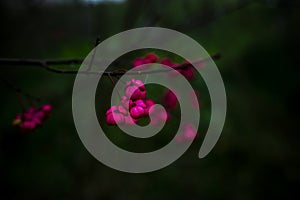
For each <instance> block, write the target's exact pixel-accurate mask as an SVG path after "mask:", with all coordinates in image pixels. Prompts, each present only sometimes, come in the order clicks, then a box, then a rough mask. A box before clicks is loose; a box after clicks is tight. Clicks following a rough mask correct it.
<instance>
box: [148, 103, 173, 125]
mask: <svg viewBox="0 0 300 200" xmlns="http://www.w3.org/2000/svg"><path fill="white" fill-rule="evenodd" d="M149 115H152V116H153V118H151V122H150V124H151V125H153V126H157V125H159V124H162V123H163V122H165V121H168V120H169V119H170V113H169V112H167V111H164V110H162V109H157V108H155V107H154V108H152V109H150V110H149Z"/></svg>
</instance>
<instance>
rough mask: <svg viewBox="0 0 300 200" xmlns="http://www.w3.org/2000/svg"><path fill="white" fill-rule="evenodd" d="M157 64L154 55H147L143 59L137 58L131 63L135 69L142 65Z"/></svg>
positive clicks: (156, 58) (156, 57)
mask: <svg viewBox="0 0 300 200" xmlns="http://www.w3.org/2000/svg"><path fill="white" fill-rule="evenodd" d="M156 62H158V56H157V55H155V54H154V53H149V54H147V55H146V56H145V57H141V58H137V59H135V60H134V61H133V67H137V66H140V65H143V64H149V63H156Z"/></svg>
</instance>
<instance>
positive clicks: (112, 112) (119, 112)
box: [106, 106, 127, 125]
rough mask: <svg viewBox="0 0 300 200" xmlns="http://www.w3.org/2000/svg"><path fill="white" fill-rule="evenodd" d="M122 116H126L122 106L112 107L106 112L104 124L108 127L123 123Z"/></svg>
mask: <svg viewBox="0 0 300 200" xmlns="http://www.w3.org/2000/svg"><path fill="white" fill-rule="evenodd" d="M124 115H127V110H126V109H125V108H124V107H123V106H112V107H111V108H110V109H109V110H108V111H106V123H107V124H108V125H116V124H119V123H124Z"/></svg>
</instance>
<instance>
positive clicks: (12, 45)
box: [0, 0, 300, 200]
mask: <svg viewBox="0 0 300 200" xmlns="http://www.w3.org/2000/svg"><path fill="white" fill-rule="evenodd" d="M299 9H300V3H299V1H296V0H295V1H291V0H252V1H250V0H223V1H218V0H205V1H204V0H172V1H171V0H166V1H159V0H156V1H152V0H147V1H146V0H127V1H121V2H101V3H99V4H96V3H86V2H82V1H67V2H61V1H55V2H53V1H50V0H48V1H43V0H40V1H38V0H36V1H34V0H29V1H21V0H14V1H9V0H4V1H1V2H0V20H1V21H0V22H1V23H0V26H1V28H0V30H1V31H0V40H1V43H0V45H1V47H0V57H2V58H34V59H41V60H43V59H54V58H55V59H58V58H63V59H69V58H84V57H85V56H86V55H87V54H88V53H89V51H91V50H92V48H93V46H94V43H95V40H96V38H97V37H98V36H99V38H100V40H101V41H102V40H104V39H106V38H107V37H110V36H112V35H114V34H117V33H119V32H121V31H124V30H127V29H131V28H135V27H143V26H160V27H166V28H171V29H175V30H177V31H180V32H182V33H184V34H187V35H188V36H190V37H192V38H193V39H195V40H196V41H198V42H199V43H200V44H201V45H202V46H203V47H204V48H205V49H206V50H207V51H208V52H209V53H210V54H214V53H217V52H219V53H220V54H221V59H220V60H217V61H216V64H217V66H218V68H219V70H220V72H221V74H222V77H223V80H224V83H225V87H226V92H227V100H228V113H227V118H226V123H225V127H224V130H223V133H222V135H221V138H220V139H219V141H218V143H217V145H216V146H215V148H214V149H213V151H212V152H211V153H210V154H209V155H208V156H207V157H206V158H204V159H201V160H200V159H198V158H197V153H198V150H199V147H200V145H201V142H202V139H203V137H204V134H205V128H206V127H207V124H208V123H209V105H210V104H209V98H208V95H207V91H206V90H205V87H204V88H203V91H201V97H200V98H202V99H201V102H202V103H203V104H202V107H201V109H202V110H201V112H202V111H203V113H204V120H203V124H204V125H200V130H199V137H198V138H197V139H196V141H195V142H194V143H193V144H192V146H191V147H190V149H189V150H188V151H187V152H186V153H185V154H184V155H183V156H182V157H181V158H180V159H179V160H177V161H176V162H175V163H173V164H172V165H170V166H168V167H166V168H164V169H161V170H159V171H156V172H151V173H146V174H127V173H123V172H119V171H115V170H113V169H111V168H108V167H106V166H104V165H103V164H101V163H100V162H98V161H97V160H95V159H94V158H93V157H92V156H91V155H90V154H89V153H88V152H87V150H86V149H85V147H84V146H83V144H82V143H81V141H80V139H79V137H78V135H77V132H76V130H75V126H74V123H73V118H72V110H71V101H72V98H71V97H72V86H73V82H74V79H75V75H66V74H55V73H52V72H48V71H46V70H44V69H39V68H33V67H22V66H7V65H1V66H0V67H1V68H0V69H1V71H0V75H1V79H6V80H9V81H10V82H11V83H13V84H15V85H17V86H18V87H20V88H22V89H23V90H24V91H26V92H28V93H30V94H32V95H35V96H39V97H41V99H42V102H39V105H42V104H43V103H51V104H52V105H53V107H54V109H53V112H52V115H51V117H50V119H49V120H48V121H46V122H45V123H44V125H43V127H41V128H39V129H37V130H36V131H34V132H33V133H31V134H22V133H21V132H20V131H19V130H18V128H17V127H13V126H11V124H12V120H13V118H14V117H15V115H16V114H17V113H20V112H21V106H20V105H19V103H18V101H17V98H16V96H17V95H16V93H15V91H14V90H12V88H9V87H6V86H5V85H4V84H2V83H1V84H0V89H1V98H0V102H1V104H0V171H1V172H0V184H1V187H0V188H1V189H0V191H1V194H0V198H1V196H2V198H1V199H132V200H134V199H167V198H168V199H186V198H189V199H232V200H234V199H237V200H241V199H245V200H247V199H299V180H300V173H299V167H300V165H299V164H300V163H299V148H298V146H299V139H300V137H299V128H298V125H299V122H300V121H299V112H300V106H299V105H300V91H299V69H298V67H299V64H298V62H299V39H298V37H299V35H300V28H299V24H300V20H299V18H300V16H299V14H298V13H299ZM143 53H145V51H140V52H134V53H133V54H131V57H130V55H129V56H128V58H134V56H141V55H143ZM157 53H158V54H159V55H164V52H157ZM170 57H171V58H172V57H174V59H175V56H174V55H170ZM129 60H130V59H129ZM124 62H125V61H124ZM126 62H127V61H126ZM126 62H125V63H126ZM127 64H128V65H130V62H129V61H128V63H127ZM59 67H61V68H63V69H66V68H75V69H76V68H77V67H78V66H59ZM194 84H196V85H198V86H199V85H201V86H199V88H200V89H201V87H202V84H204V83H202V82H201V78H199V81H198V80H197V81H195V82H194ZM103 85H104V89H103V88H102V91H101V92H102V93H103V92H106V93H109V92H110V91H111V89H112V87H113V86H112V84H111V83H110V82H109V80H103ZM149 90H150V91H152V90H151V88H150V87H149ZM99 93H100V92H99ZM149 93H151V94H150V95H152V97H153V98H156V97H157V98H158V97H159V95H161V94H159V92H155V91H152V92H149ZM104 94H105V93H104ZM105 96H108V95H105ZM22 101H23V102H24V103H25V105H26V106H27V107H28V106H29V105H28V103H27V100H26V98H25V97H24V96H22ZM96 102H98V103H97V107H98V109H99V110H102V111H103V112H104V111H105V110H107V109H108V107H109V105H108V99H106V97H104V96H103V95H102V96H101V95H98V96H97V99H96ZM99 112H100V111H99ZM103 112H102V115H101V112H100V114H99V116H100V119H99V121H100V122H101V121H102V122H103V120H104V117H102V118H101V116H104V113H103ZM202 118H203V117H202ZM103 126H106V125H105V124H103ZM106 128H107V130H109V132H108V133H107V134H108V135H109V136H110V138H112V139H113V140H114V141H115V142H116V143H120V144H121V145H122V143H123V145H125V146H126V145H127V146H128V145H130V144H132V143H131V142H130V141H127V139H124V140H120V139H119V137H117V136H118V135H119V136H120V135H121V134H119V131H118V130H117V129H116V128H115V127H106ZM168 130H172V128H170V129H168V128H167V131H168ZM161 135H162V136H163V134H161ZM120 137H121V136H120ZM161 142H162V141H161V140H158V141H154V142H152V143H150V144H151V145H155V144H160V143H161ZM133 143H134V144H135V143H136V141H134V142H133ZM151 145H150V146H151ZM137 148H140V147H138V146H137Z"/></svg>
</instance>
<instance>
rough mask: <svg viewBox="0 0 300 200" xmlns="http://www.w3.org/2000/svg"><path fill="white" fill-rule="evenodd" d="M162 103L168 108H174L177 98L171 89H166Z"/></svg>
mask: <svg viewBox="0 0 300 200" xmlns="http://www.w3.org/2000/svg"><path fill="white" fill-rule="evenodd" d="M163 103H164V105H166V106H167V107H168V108H169V109H174V108H176V106H177V104H178V100H177V97H176V95H175V93H174V92H172V91H171V90H168V91H167V92H166V94H165V96H164V99H163Z"/></svg>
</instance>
